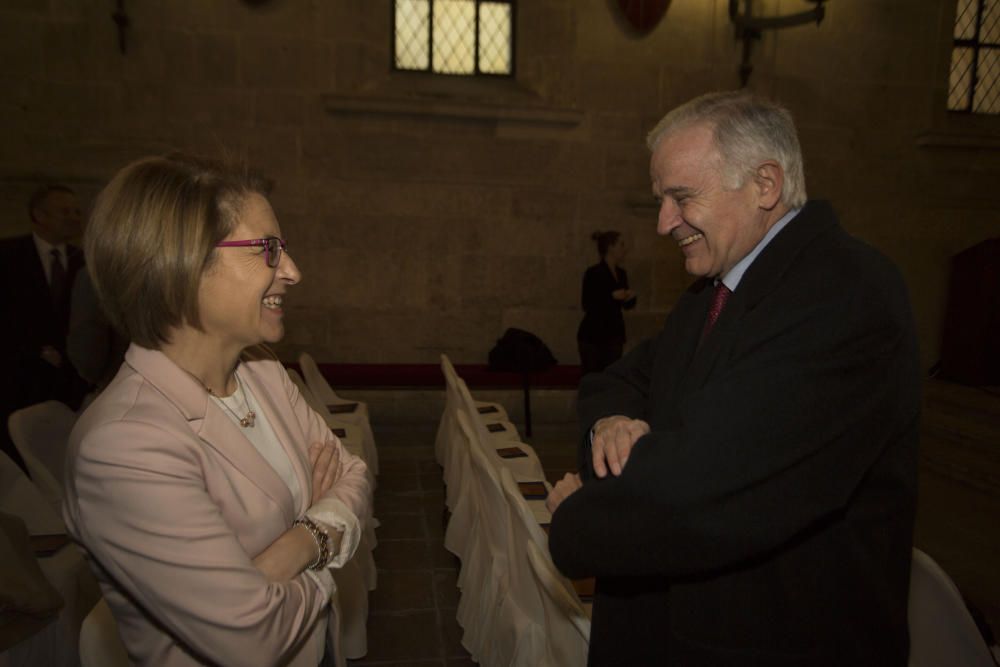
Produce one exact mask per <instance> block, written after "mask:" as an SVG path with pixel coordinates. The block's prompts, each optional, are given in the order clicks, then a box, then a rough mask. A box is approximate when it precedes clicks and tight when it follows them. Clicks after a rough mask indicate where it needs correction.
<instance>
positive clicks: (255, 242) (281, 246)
mask: <svg viewBox="0 0 1000 667" xmlns="http://www.w3.org/2000/svg"><path fill="white" fill-rule="evenodd" d="M271 241H277V242H278V252H277V256H276V257H275V259H274V264H272V263H271V246H270V242H271ZM248 246H257V247H263V248H264V263H265V264H267V265H268V267H270V268H272V269H275V268H277V267H278V263H279V262H281V253H282V252H286V250H287V248H288V244H287V243H286V242H285V239H281V238H278V237H277V236H268V237H267V238H263V239H248V240H246V241H221V242H219V243H216V244H215V247H216V248H243V247H248Z"/></svg>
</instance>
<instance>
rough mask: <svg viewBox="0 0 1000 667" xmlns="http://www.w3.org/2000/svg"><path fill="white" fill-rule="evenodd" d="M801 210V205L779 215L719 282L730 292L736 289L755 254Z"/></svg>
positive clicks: (755, 256) (755, 257)
mask: <svg viewBox="0 0 1000 667" xmlns="http://www.w3.org/2000/svg"><path fill="white" fill-rule="evenodd" d="M801 210H802V207H801V206H800V207H799V208H793V209H791V210H790V211H788V212H787V213H785V214H784V215H783V216H781V218H779V219H778V222H776V223H774V226H772V227H771V229H769V230H767V234H764V238H762V239H761V240H760V241H759V242H758V243H757V245H755V246H754V248H753V250H751V251H750V252H748V253H747V254H746V256H745V257H744V258H743V259H741V260H740V261H738V262H736V266H734V267H733V268H731V269H729V271H728V272H727V273H726V275H724V276H722V281H721V282H722V283H723V284H724V285H725V286H726V287H728V288H729V290H730V291H731V292H735V291H736V288H737V287H738V286H739V284H740V281H741V280H743V274H744V273H746V272H747V269H749V268H750V265H751V264H753V261H754V260H755V259H757V255H759V254H760V253H761V252H762V251H763V250H764V248H766V247H767V244H768V243H770V242H771V239H773V238H774V237H775V236H777V235H778V232H780V231H781V230H782V229H784V228H785V225H787V224H788V223H789V222H791V221H792V218H794V217H795V216H796V215H798V214H799V211H801ZM719 282H720V281H719V280H718V279H716V280H715V284H718V283H719Z"/></svg>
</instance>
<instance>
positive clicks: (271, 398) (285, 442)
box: [230, 364, 312, 518]
mask: <svg viewBox="0 0 1000 667" xmlns="http://www.w3.org/2000/svg"><path fill="white" fill-rule="evenodd" d="M244 371H245V373H244ZM240 372H241V373H244V375H243V377H244V379H245V380H246V384H247V385H248V388H249V389H250V390H251V391H252V392H253V396H254V398H255V399H257V403H259V404H260V406H261V408H263V409H264V410H265V411H266V412H267V420H268V422H269V423H270V424H271V428H272V429H273V430H274V435H275V436H276V437H277V438H278V442H280V443H281V446H282V448H284V450H285V453H286V454H287V455H288V460H289V461H291V463H292V469H293V470H294V471H295V476H296V478H297V479H298V480H299V488H300V489H301V490H302V493H301V496H302V497H301V503H300V507H298V508H297V513H296V516H298V515H300V514H302V513H303V512H305V511H306V510H307V509H309V506H310V505H311V502H310V501H311V500H312V499H311V497H310V493H311V489H312V480H311V477H312V474H311V473H312V471H311V470H310V469H309V468H307V467H306V463H307V459H306V458H304V457H303V451H304V450H305V449H306V448H307V447H308V445H309V443H300V444H299V446H296V443H297V442H300V441H301V440H302V429H301V427H300V426H299V424H298V420H297V419H296V418H295V414H294V413H293V412H292V411H291V410H290V409H289V407H290V405H289V402H288V397H287V395H286V393H285V391H284V388H283V387H275V386H274V381H273V380H268V379H267V378H265V377H263V376H262V375H260V374H259V373H258V372H257V371H256V370H255V369H254V368H253V367H252V366H250V365H248V364H244V365H242V366H240ZM230 423H232V422H230ZM292 518H295V517H292Z"/></svg>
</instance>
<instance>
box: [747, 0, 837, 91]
mask: <svg viewBox="0 0 1000 667" xmlns="http://www.w3.org/2000/svg"><path fill="white" fill-rule="evenodd" d="M806 2H810V3H812V4H814V5H816V6H815V7H813V8H812V9H808V10H806V11H803V12H798V13H797V14H789V15H787V16H772V17H762V16H754V15H753V0H743V2H742V4H743V12H742V13H741V12H740V0H729V20H730V21H732V22H733V26H734V27H735V29H736V39H741V40H743V60H742V62H741V63H740V86H741V87H744V88H745V87H746V85H747V83H748V82H749V81H750V74H751V73H753V64H752V63H751V62H750V56H751V53H752V49H753V43H754V41H756V40H759V39H760V36H761V33H762V32H763V31H764V30H780V29H782V28H792V27H795V26H799V25H805V24H806V23H813V22H815V23H816V25H817V26H818V25H819V24H820V23H821V22H822V21H823V17H824V16H826V8H825V7H823V3H824V2H826V0H806Z"/></svg>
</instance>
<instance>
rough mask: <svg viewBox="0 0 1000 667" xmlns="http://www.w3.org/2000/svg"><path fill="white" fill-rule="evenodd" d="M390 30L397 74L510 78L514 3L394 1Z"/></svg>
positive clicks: (487, 0) (495, 0) (494, 0)
mask: <svg viewBox="0 0 1000 667" xmlns="http://www.w3.org/2000/svg"><path fill="white" fill-rule="evenodd" d="M393 27H394V30H393V37H394V39H393V42H394V43H393V66H394V67H395V68H396V69H399V70H411V71H421V72H434V73H435V74H458V75H476V74H488V75H500V76H510V75H512V74H513V73H514V0H395V13H394V16H393Z"/></svg>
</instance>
